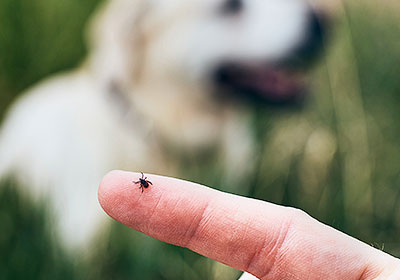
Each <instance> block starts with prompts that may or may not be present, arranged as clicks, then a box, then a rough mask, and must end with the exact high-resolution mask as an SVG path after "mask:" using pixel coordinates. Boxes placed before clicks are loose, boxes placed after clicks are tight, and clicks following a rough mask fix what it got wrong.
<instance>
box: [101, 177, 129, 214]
mask: <svg viewBox="0 0 400 280" xmlns="http://www.w3.org/2000/svg"><path fill="white" fill-rule="evenodd" d="M133 176H134V173H131V172H126V171H122V170H113V171H110V172H109V173H107V174H106V175H105V176H104V177H103V179H102V180H101V182H100V186H99V189H98V200H99V203H100V205H101V207H102V208H103V209H104V211H105V212H106V213H107V214H108V215H110V216H111V217H114V215H113V213H112V211H113V209H114V208H115V206H116V205H118V203H120V201H121V199H123V197H124V194H125V193H126V191H127V190H128V188H129V187H130V183H131V181H132V178H133Z"/></svg>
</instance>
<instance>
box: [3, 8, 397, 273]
mask: <svg viewBox="0 0 400 280" xmlns="http://www.w3.org/2000/svg"><path fill="white" fill-rule="evenodd" d="M97 4H98V1H97V0H87V1H78V0H70V1H49V0H32V1H22V0H0V102H1V103H0V116H1V115H2V114H3V113H4V110H5V108H6V107H7V105H8V104H10V102H11V101H12V100H13V99H14V98H15V97H16V96H17V95H18V94H19V93H20V92H21V91H22V90H23V89H25V88H27V87H29V86H30V85H32V84H34V83H35V82H37V81H39V80H40V79H42V78H43V77H45V76H47V75H48V74H50V73H54V72H58V71H61V70H64V69H68V68H71V67H73V66H75V65H77V64H78V63H79V62H80V61H81V59H82V58H83V56H84V54H85V46H84V42H83V39H82V38H83V37H82V30H83V29H84V23H85V22H86V20H87V17H88V16H89V14H90V13H91V11H92V10H93V9H94V7H95V6H96V5H97ZM376 5H377V4H375V3H374V2H372V1H367V2H363V3H361V4H359V3H358V2H352V3H348V4H346V5H344V6H342V10H340V16H339V18H338V20H337V22H336V27H335V32H334V33H335V34H334V36H333V39H332V40H331V44H330V45H329V47H328V50H327V53H326V55H324V56H323V59H322V63H321V64H320V65H319V66H318V67H317V68H316V69H315V70H314V72H313V73H312V76H313V91H314V94H313V96H312V98H311V99H310V102H309V103H308V105H307V106H306V107H304V108H303V109H301V110H297V111H293V112H292V111H289V110H286V111H277V110H275V109H267V110H258V111H255V113H254V133H255V135H256V136H257V139H258V147H259V153H258V155H259V156H258V158H256V159H255V160H256V161H257V163H258V164H257V165H258V169H257V172H256V173H255V174H254V176H253V178H254V180H250V181H249V184H248V185H247V186H240V185H239V186H231V185H229V186H228V185H224V183H223V180H222V178H219V177H218V172H217V170H218V169H217V168H210V167H208V169H206V170H205V168H204V167H203V166H213V165H212V164H210V162H212V161H213V160H214V159H212V158H210V157H205V158H202V159H196V160H195V162H196V164H191V166H190V168H187V169H185V171H184V173H183V177H185V178H187V179H191V180H194V181H197V182H202V183H205V184H208V185H211V186H218V187H219V188H221V189H223V190H226V191H232V192H236V193H240V194H243V195H249V196H253V197H256V198H259V199H264V200H267V201H271V202H275V203H279V204H283V205H290V206H295V207H298V208H301V209H303V210H305V211H307V212H308V213H310V214H311V215H312V216H314V217H316V218H317V219H319V220H321V221H323V222H324V223H326V224H329V225H332V226H333V227H335V228H337V229H339V230H342V231H344V232H346V233H348V234H351V235H352V236H354V237H357V238H359V239H361V240H363V241H365V242H367V243H368V244H371V245H373V246H375V247H378V248H380V249H383V248H384V249H385V251H387V252H389V253H391V254H393V255H395V256H398V257H400V241H399V239H398V236H399V233H400V171H399V170H400V169H399V167H400V143H399V141H398V139H399V138H400V122H399V121H398V120H399V119H400V110H399V109H398V108H399V106H400V81H399V78H398V77H400V41H399V40H398V34H400V30H399V29H400V24H399V22H400V19H399V18H398V16H397V14H398V12H399V11H396V10H395V9H392V10H391V11H390V10H389V9H386V10H384V8H379V7H377V6H376ZM193 161H194V160H193V159H185V158H183V159H182V165H183V166H184V167H188V163H189V162H193ZM214 166H215V164H214ZM210 169H211V170H210ZM204 174H207V176H205V175H204ZM210 174H211V175H210ZM17 190H18V188H17V187H16V186H14V184H13V183H12V182H4V183H3V184H2V186H0V223H1V225H2V230H1V232H0V271H1V273H0V280H1V279H26V278H31V279H64V278H65V279H121V280H122V279H232V278H233V277H235V276H237V275H238V272H237V271H235V270H232V269H229V268H227V267H225V266H223V265H221V264H217V263H215V262H213V261H211V260H208V259H206V258H204V257H201V256H199V255H197V254H195V253H193V252H190V251H188V250H186V249H182V248H177V247H175V246H171V245H168V244H163V243H161V242H158V241H156V240H153V239H152V238H149V237H147V236H144V235H142V234H139V233H134V232H132V231H131V230H129V229H127V228H125V227H123V226H120V225H117V224H114V225H113V227H112V229H111V230H110V232H109V236H108V237H107V238H105V237H99V238H103V239H99V240H100V241H99V243H100V244H102V246H99V248H97V249H96V250H93V252H92V255H91V257H90V258H88V259H85V260H82V259H79V258H78V260H79V261H77V258H76V256H71V255H68V254H66V253H65V252H64V251H63V249H62V248H61V247H60V246H59V245H58V244H57V241H56V238H55V234H54V232H53V231H52V230H51V209H49V208H46V207H44V206H43V204H40V203H34V202H32V201H31V200H30V199H29V198H27V197H25V196H24V195H23V194H22V193H20V192H18V191H17ZM38 205H42V206H38ZM27 275H28V276H27Z"/></svg>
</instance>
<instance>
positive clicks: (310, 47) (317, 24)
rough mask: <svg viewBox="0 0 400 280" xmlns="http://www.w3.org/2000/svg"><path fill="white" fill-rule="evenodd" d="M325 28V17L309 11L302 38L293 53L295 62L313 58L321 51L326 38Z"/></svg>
mask: <svg viewBox="0 0 400 280" xmlns="http://www.w3.org/2000/svg"><path fill="white" fill-rule="evenodd" d="M326 28H327V27H326V19H325V17H324V16H322V15H321V14H318V13H316V12H314V11H311V12H310V13H309V16H308V18H307V25H306V28H305V32H304V36H303V39H302V40H301V42H300V43H299V44H298V46H297V47H296V49H295V51H294V53H293V58H294V59H295V61H296V62H305V61H310V60H313V58H315V57H316V56H317V55H318V54H320V53H321V51H322V50H323V45H324V40H325V38H326Z"/></svg>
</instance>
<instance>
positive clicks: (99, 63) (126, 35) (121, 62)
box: [88, 0, 151, 91]
mask: <svg viewBox="0 0 400 280" xmlns="http://www.w3.org/2000/svg"><path fill="white" fill-rule="evenodd" d="M150 2H151V1H149V0H110V1H109V2H107V3H106V4H104V6H103V7H102V8H101V9H100V11H99V12H98V13H97V14H96V15H95V17H94V19H93V20H92V21H91V23H90V25H89V29H88V38H89V48H90V56H89V59H88V64H89V67H91V70H92V71H93V72H94V73H95V75H96V77H97V78H98V79H99V81H100V82H101V83H103V84H104V83H105V86H112V87H113V88H117V89H118V90H120V91H125V90H127V89H128V88H130V87H131V86H132V83H134V82H135V80H137V79H138V77H137V76H138V75H139V74H140V72H141V69H139V68H140V67H141V59H142V58H143V57H142V56H141V52H142V51H141V50H140V48H141V47H142V45H143V42H142V40H143V36H142V32H141V23H142V20H143V18H144V17H145V15H146V14H147V12H148V9H149V8H150Z"/></svg>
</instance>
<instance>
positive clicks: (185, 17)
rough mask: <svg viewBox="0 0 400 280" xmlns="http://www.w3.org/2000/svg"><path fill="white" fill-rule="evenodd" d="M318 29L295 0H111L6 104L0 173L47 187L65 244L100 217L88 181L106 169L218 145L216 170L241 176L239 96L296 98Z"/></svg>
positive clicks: (44, 192) (78, 239)
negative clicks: (64, 62) (75, 50)
mask: <svg viewBox="0 0 400 280" xmlns="http://www.w3.org/2000/svg"><path fill="white" fill-rule="evenodd" d="M322 37H323V26H322V25H321V23H320V21H319V20H318V15H317V13H316V11H315V10H314V9H312V8H311V6H310V5H309V4H308V3H306V2H305V1H304V0H267V1H266V0H246V1H244V0H188V1H179V0H112V1H110V2H108V3H106V4H105V6H104V7H102V8H101V9H100V12H98V13H97V14H96V16H95V17H94V20H93V21H92V23H91V28H90V32H89V45H90V48H89V49H90V52H89V55H88V57H87V58H86V59H85V61H84V62H83V63H82V65H81V66H80V67H79V68H78V69H76V70H73V71H70V72H68V73H63V74H60V75H57V76H54V77H51V78H49V79H47V80H45V81H43V82H41V83H39V84H38V85H36V86H35V87H33V88H32V89H30V90H28V92H27V93H25V94H23V95H22V97H20V98H19V99H18V100H17V101H16V102H15V104H14V105H13V106H12V107H11V109H10V110H9V112H8V114H7V117H6V119H5V121H4V123H3V126H2V128H1V132H0V176H1V177H2V178H7V177H10V176H11V177H13V178H15V179H16V180H17V182H18V183H19V185H21V186H22V187H23V188H24V190H23V191H25V190H26V191H28V192H29V193H30V194H32V195H33V197H34V198H36V199H42V198H49V200H50V202H51V206H52V209H53V210H54V215H55V219H56V220H57V223H58V226H59V227H58V228H59V231H60V235H61V238H62V240H63V241H64V243H65V244H66V246H67V247H72V248H79V247H82V246H83V245H85V244H88V243H89V241H90V239H91V238H92V237H93V236H94V235H95V234H96V233H97V232H98V231H99V229H100V228H101V227H102V226H103V225H104V221H105V218H104V217H105V215H104V214H103V212H102V211H101V209H100V207H99V206H98V203H97V196H96V192H97V186H98V183H99V182H100V180H101V178H102V176H103V175H104V174H105V173H106V172H108V171H110V170H112V169H129V170H138V171H141V170H143V171H146V172H154V173H162V174H168V175H178V174H177V173H178V170H177V167H176V166H177V165H176V163H175V160H174V157H173V156H172V155H171V154H173V153H172V152H171V151H179V152H182V153H190V154H193V155H197V154H201V153H203V152H204V151H205V150H207V149H209V148H215V147H218V149H217V150H219V154H220V155H221V158H222V160H221V162H222V163H221V165H222V166H223V169H224V170H225V171H224V172H226V174H227V175H226V176H227V177H229V176H230V175H229V174H231V175H232V176H238V177H240V176H242V177H244V176H245V174H246V172H247V171H246V170H248V169H249V168H251V162H252V157H253V156H254V151H253V146H254V145H253V139H252V136H251V134H252V133H251V129H250V124H249V123H250V121H249V112H250V110H251V109H250V107H251V106H250V105H249V104H253V103H254V102H255V103H257V104H264V103H273V104H288V103H296V102H301V100H302V99H303V98H304V92H305V87H306V85H305V82H304V80H303V79H302V77H301V76H302V65H303V62H304V61H307V60H308V59H309V58H310V56H313V53H316V52H318V50H319V49H320V48H321V45H322V39H323V38H322ZM244 162H245V163H246V164H243V163H244ZM244 165H246V166H244Z"/></svg>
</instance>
